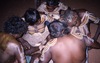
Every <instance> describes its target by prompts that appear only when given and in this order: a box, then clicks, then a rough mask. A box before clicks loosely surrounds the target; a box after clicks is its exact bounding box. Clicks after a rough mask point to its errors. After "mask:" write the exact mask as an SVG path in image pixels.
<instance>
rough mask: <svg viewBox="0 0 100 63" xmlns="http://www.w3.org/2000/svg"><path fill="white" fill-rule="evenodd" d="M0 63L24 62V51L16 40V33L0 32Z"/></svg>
mask: <svg viewBox="0 0 100 63" xmlns="http://www.w3.org/2000/svg"><path fill="white" fill-rule="evenodd" d="M0 37H1V38H0V59H1V60H0V63H14V62H15V61H16V60H17V61H18V63H26V61H25V56H24V51H23V48H22V46H21V44H19V42H18V41H17V40H16V38H17V37H19V35H18V34H16V35H14V34H6V33H0Z"/></svg>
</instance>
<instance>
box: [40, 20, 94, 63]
mask: <svg viewBox="0 0 100 63" xmlns="http://www.w3.org/2000/svg"><path fill="white" fill-rule="evenodd" d="M49 26H50V27H49V30H50V31H51V35H52V36H55V37H58V38H54V39H52V40H50V41H49V42H48V43H47V44H46V46H45V48H44V49H43V52H42V55H41V58H40V62H39V63H48V62H49V61H50V60H51V59H52V60H53V62H54V63H85V58H86V53H85V52H86V47H87V46H91V45H92V43H87V42H85V41H84V39H78V38H76V37H75V36H73V35H72V34H70V33H68V34H64V30H65V29H66V27H65V26H64V24H63V23H62V22H59V21H53V22H52V23H50V24H49ZM66 31H67V32H69V29H66ZM57 32H60V33H57ZM55 34H56V35H55Z"/></svg>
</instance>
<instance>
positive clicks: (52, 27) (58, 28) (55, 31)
mask: <svg viewBox="0 0 100 63" xmlns="http://www.w3.org/2000/svg"><path fill="white" fill-rule="evenodd" d="M48 29H49V32H50V35H51V36H52V37H54V38H57V37H61V36H63V33H62V31H64V30H65V29H66V27H65V26H64V24H63V23H62V22H60V21H58V20H54V21H53V22H51V23H50V24H49V26H48Z"/></svg>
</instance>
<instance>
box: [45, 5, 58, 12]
mask: <svg viewBox="0 0 100 63" xmlns="http://www.w3.org/2000/svg"><path fill="white" fill-rule="evenodd" d="M46 7H47V10H48V12H53V11H54V9H55V8H57V7H58V6H53V5H52V6H48V5H47V6H46Z"/></svg>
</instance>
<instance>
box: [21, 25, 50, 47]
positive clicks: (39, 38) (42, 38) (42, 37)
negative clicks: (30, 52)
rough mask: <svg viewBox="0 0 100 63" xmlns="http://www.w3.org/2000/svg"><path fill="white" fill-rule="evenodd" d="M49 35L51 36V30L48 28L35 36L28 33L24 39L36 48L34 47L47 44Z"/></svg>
mask: <svg viewBox="0 0 100 63" xmlns="http://www.w3.org/2000/svg"><path fill="white" fill-rule="evenodd" d="M33 30H34V29H33ZM48 35H49V30H48V28H47V26H46V27H45V29H44V31H43V32H37V33H36V32H35V33H33V34H30V33H29V32H27V33H26V34H25V35H23V37H22V38H23V39H24V40H26V41H27V42H28V43H29V44H30V45H31V46H33V47H34V46H39V45H40V44H45V42H46V38H47V36H48Z"/></svg>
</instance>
